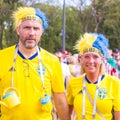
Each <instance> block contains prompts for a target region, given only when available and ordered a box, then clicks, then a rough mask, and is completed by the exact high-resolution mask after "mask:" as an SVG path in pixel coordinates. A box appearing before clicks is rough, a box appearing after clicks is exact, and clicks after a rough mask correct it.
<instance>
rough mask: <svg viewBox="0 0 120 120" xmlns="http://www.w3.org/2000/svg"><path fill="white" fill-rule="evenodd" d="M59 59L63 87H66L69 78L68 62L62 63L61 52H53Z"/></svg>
mask: <svg viewBox="0 0 120 120" xmlns="http://www.w3.org/2000/svg"><path fill="white" fill-rule="evenodd" d="M55 55H56V56H57V57H58V59H59V61H60V64H61V67H62V74H63V77H64V86H65V89H66V88H67V85H68V82H69V80H70V75H71V73H70V70H69V66H68V64H66V63H64V61H63V54H62V53H61V52H56V54H55Z"/></svg>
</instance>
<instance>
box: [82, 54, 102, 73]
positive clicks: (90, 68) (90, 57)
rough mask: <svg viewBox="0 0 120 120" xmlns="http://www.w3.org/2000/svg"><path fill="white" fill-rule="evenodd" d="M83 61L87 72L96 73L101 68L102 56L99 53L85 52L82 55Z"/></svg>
mask: <svg viewBox="0 0 120 120" xmlns="http://www.w3.org/2000/svg"><path fill="white" fill-rule="evenodd" d="M81 62H82V65H83V69H84V71H85V73H96V72H99V70H100V66H101V63H102V56H100V55H99V54H98V53H92V52H89V53H85V54H83V55H82V56H81Z"/></svg>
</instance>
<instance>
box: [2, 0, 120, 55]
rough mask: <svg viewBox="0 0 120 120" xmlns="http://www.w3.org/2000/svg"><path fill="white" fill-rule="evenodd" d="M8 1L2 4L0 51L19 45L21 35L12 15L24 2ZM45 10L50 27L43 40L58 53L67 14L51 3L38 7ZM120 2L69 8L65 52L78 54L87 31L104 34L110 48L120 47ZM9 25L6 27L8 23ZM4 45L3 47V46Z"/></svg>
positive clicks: (46, 46)
mask: <svg viewBox="0 0 120 120" xmlns="http://www.w3.org/2000/svg"><path fill="white" fill-rule="evenodd" d="M5 1H6V3H5V2H4V0H3V1H2V2H0V15H1V17H0V48H4V47H8V46H10V45H13V44H16V43H17V40H18V38H17V35H16V33H15V31H14V30H13V28H12V24H13V23H12V20H11V18H10V17H11V13H12V11H13V10H14V9H16V8H17V7H18V6H21V3H19V2H18V0H5ZM31 6H33V7H38V8H40V9H41V10H43V11H45V13H46V16H47V17H48V22H49V27H48V29H47V30H46V31H45V32H44V34H43V36H42V38H41V42H40V44H41V46H42V47H43V48H44V49H46V50H48V51H50V52H52V53H54V52H56V51H61V50H62V36H61V32H62V16H63V11H62V9H61V7H59V6H52V5H49V4H34V5H31ZM119 8H120V1H119V0H106V1H105V0H101V1H98V0H97V2H93V3H92V4H91V5H90V6H88V7H86V8H84V9H83V8H82V9H78V8H76V7H71V6H67V7H66V26H65V28H66V36H65V41H66V42H65V47H66V48H65V49H66V50H68V51H70V52H72V53H74V52H76V51H74V50H73V46H74V45H75V42H76V40H78V39H79V36H80V34H82V33H84V32H98V33H103V34H104V35H105V36H107V37H108V38H109V40H110V47H111V48H114V47H117V48H120V31H119V28H120V12H119ZM5 23H6V24H5ZM2 45H3V46H2Z"/></svg>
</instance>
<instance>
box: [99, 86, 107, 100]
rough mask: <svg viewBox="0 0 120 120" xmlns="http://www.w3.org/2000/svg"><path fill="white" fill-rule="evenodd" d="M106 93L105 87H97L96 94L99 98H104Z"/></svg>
mask: <svg viewBox="0 0 120 120" xmlns="http://www.w3.org/2000/svg"><path fill="white" fill-rule="evenodd" d="M106 95H107V91H106V89H105V88H101V89H99V91H98V96H99V98H100V99H104V98H105V97H106Z"/></svg>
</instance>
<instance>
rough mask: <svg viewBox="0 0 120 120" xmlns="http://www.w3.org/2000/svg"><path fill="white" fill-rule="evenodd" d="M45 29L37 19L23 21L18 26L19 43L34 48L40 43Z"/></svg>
mask: <svg viewBox="0 0 120 120" xmlns="http://www.w3.org/2000/svg"><path fill="white" fill-rule="evenodd" d="M43 31H44V30H43V28H42V25H41V24H40V23H39V22H37V21H32V20H26V21H24V22H22V23H21V24H20V25H19V27H18V28H17V33H18V36H19V44H21V45H22V46H23V47H25V48H27V49H32V48H34V47H35V46H36V45H37V44H38V43H39V41H40V38H41V35H42V33H43Z"/></svg>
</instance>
